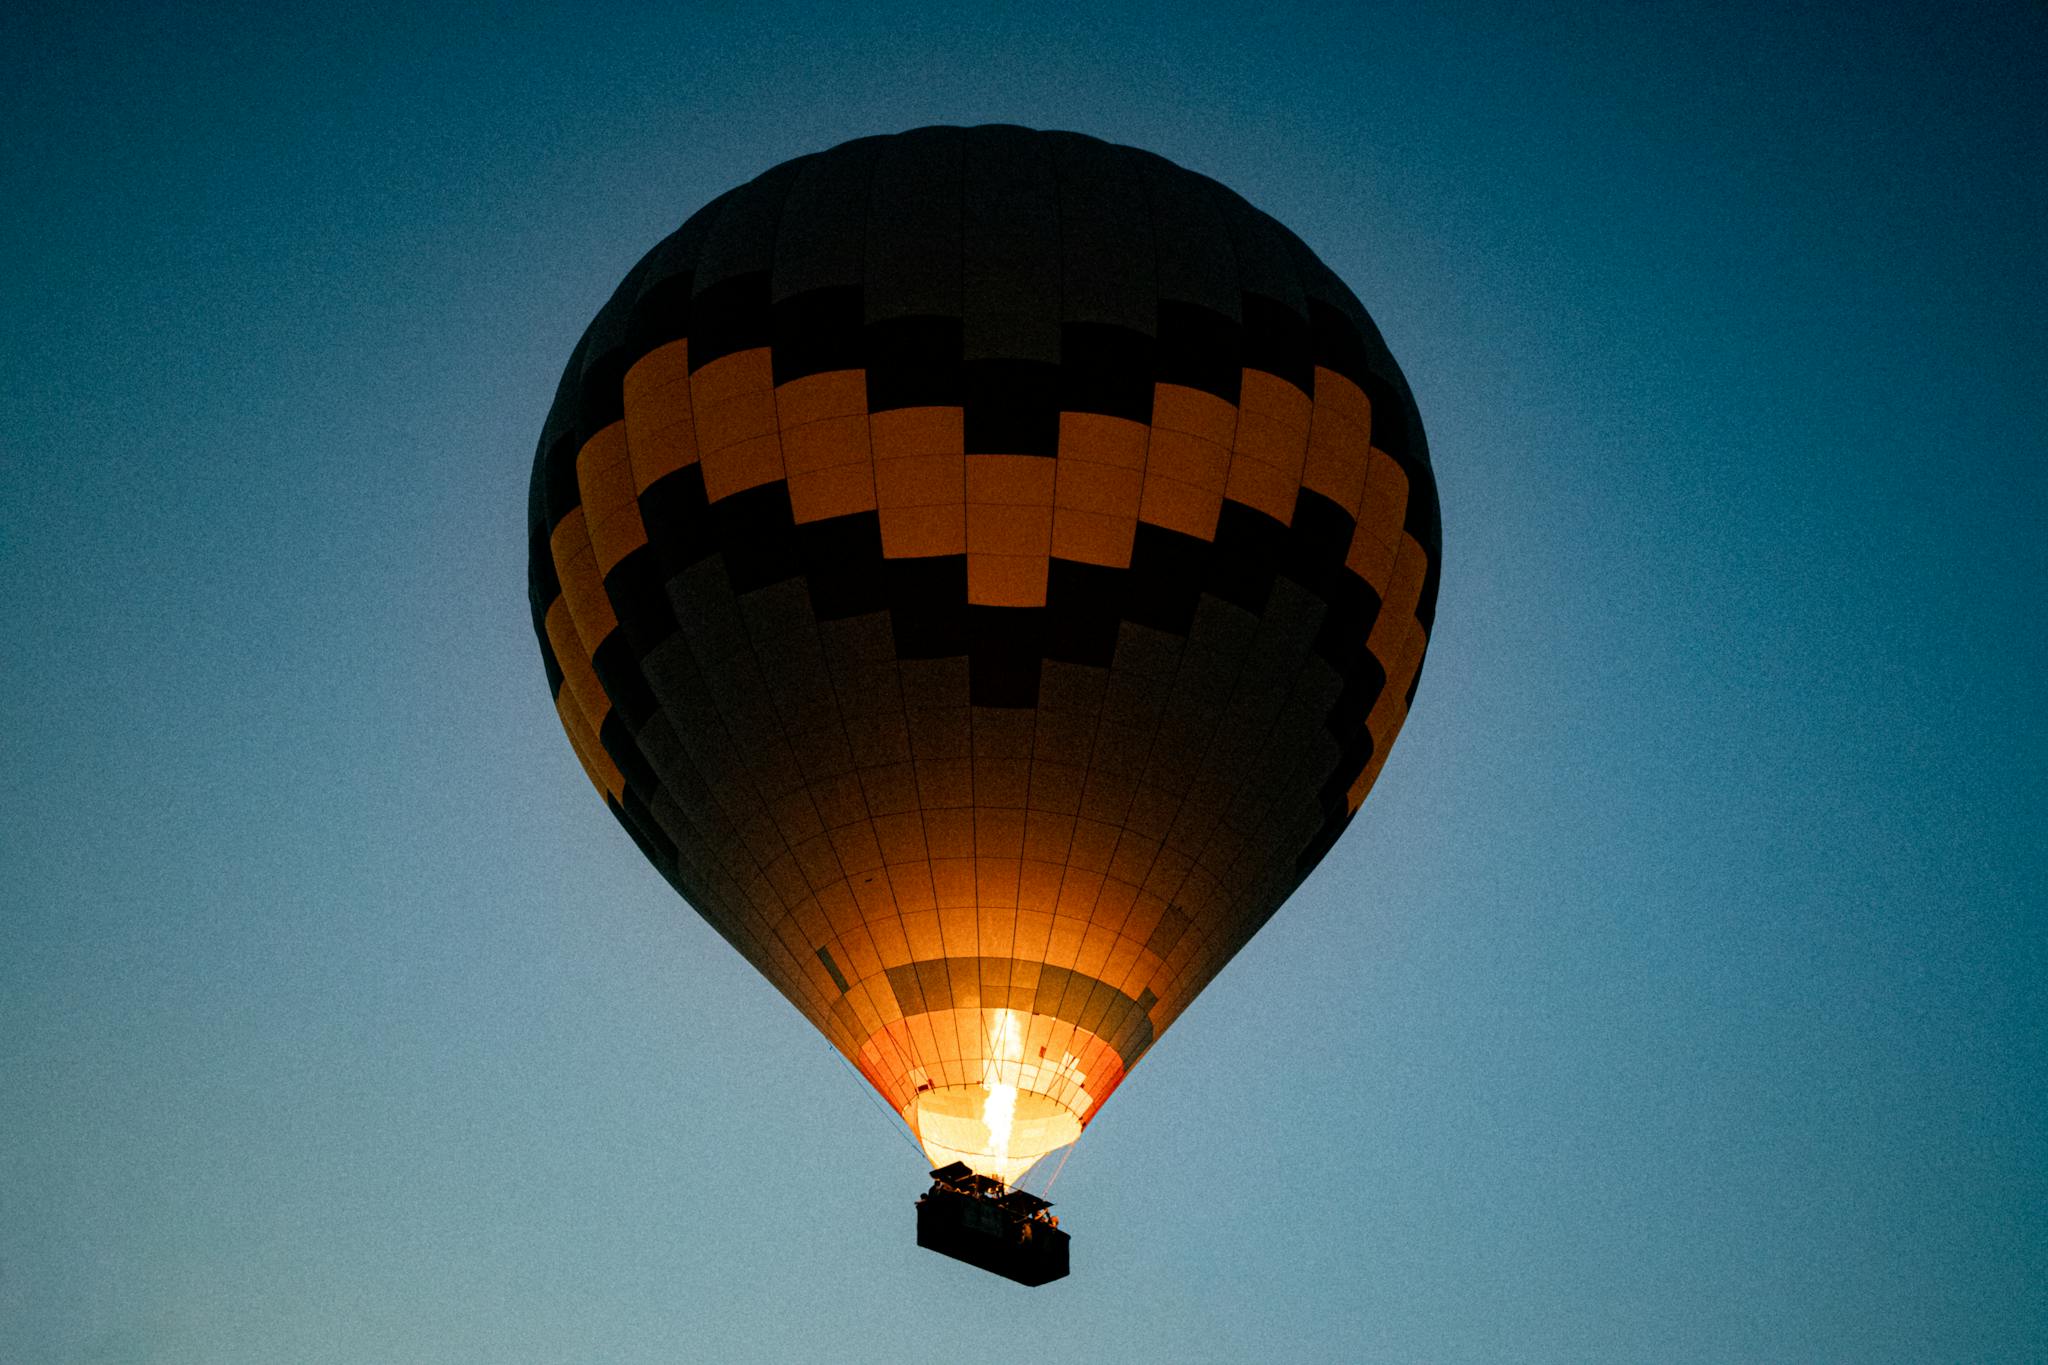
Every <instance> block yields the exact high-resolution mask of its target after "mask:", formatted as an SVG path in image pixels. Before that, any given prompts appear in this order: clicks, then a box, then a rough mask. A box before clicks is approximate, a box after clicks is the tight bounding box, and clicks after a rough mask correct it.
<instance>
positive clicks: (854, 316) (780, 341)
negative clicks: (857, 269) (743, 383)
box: [769, 284, 867, 384]
mask: <svg viewBox="0 0 2048 1365" xmlns="http://www.w3.org/2000/svg"><path fill="white" fill-rule="evenodd" d="M769 342H770V344H771V345H772V346H773V347H774V351H773V352H772V355H771V359H772V362H773V366H774V371H775V382H776V383H777V384H787V383H788V382H789V381H790V380H792V379H802V378H803V377H804V376H806V375H813V374H824V373H826V372H827V371H830V370H857V369H860V368H861V367H863V366H864V365H865V364H866V363H867V347H866V345H865V342H864V333H863V328H862V325H861V291H860V286H859V285H857V284H837V285H822V286H820V287H818V288H816V289H812V290H810V291H808V292H806V293H802V294H791V295H788V296H786V297H784V298H781V299H778V300H777V301H776V302H775V304H774V305H773V308H772V309H771V312H770V315H769Z"/></svg>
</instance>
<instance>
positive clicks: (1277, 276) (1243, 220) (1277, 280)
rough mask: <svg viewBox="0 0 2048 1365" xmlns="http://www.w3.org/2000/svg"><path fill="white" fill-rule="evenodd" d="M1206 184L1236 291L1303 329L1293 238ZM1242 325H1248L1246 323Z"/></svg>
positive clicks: (1232, 194)
mask: <svg viewBox="0 0 2048 1365" xmlns="http://www.w3.org/2000/svg"><path fill="white" fill-rule="evenodd" d="M1207 184H1208V186H1209V195H1210V198H1211V199H1212V200H1213V201H1214V202H1215V204H1216V209H1217V212H1218V213H1219V214H1220V215H1221V216H1222V218H1223V222H1224V226H1225V229H1226V231H1228V232H1229V234H1230V254H1231V256H1232V258H1233V259H1235V260H1236V262H1237V286H1238V288H1239V289H1240V290H1241V291H1242V292H1244V293H1247V294H1259V295H1262V296H1264V297H1265V298H1268V299H1271V300H1273V301H1274V302H1275V303H1278V304H1280V305H1281V306H1282V307H1284V308H1286V309H1287V310H1288V311H1289V312H1291V313H1293V314H1294V315H1295V316H1296V317H1297V318H1299V319H1301V321H1302V323H1303V325H1306V324H1307V322H1308V299H1307V298H1306V296H1304V295H1303V293H1302V289H1301V276H1300V275H1299V274H1297V273H1296V271H1295V268H1294V251H1293V248H1292V242H1293V238H1294V234H1293V233H1291V232H1289V231H1287V229H1285V228H1283V227H1281V226H1280V225H1279V224H1278V223H1276V222H1274V221H1273V220H1272V219H1271V218H1269V217H1267V216H1266V215H1265V214H1263V213H1261V212H1259V211H1258V210H1257V209H1255V208H1253V207H1252V206H1251V205H1250V204H1247V203H1246V202H1245V201H1244V198H1243V196H1241V195H1239V194H1238V193H1237V192H1236V191H1234V190H1231V189H1227V188H1225V187H1224V186H1222V185H1219V184H1217V183H1216V182H1215V181H1213V180H1211V181H1208V182H1207ZM1246 322H1247V324H1249V322H1250V319H1249V318H1247V319H1246Z"/></svg>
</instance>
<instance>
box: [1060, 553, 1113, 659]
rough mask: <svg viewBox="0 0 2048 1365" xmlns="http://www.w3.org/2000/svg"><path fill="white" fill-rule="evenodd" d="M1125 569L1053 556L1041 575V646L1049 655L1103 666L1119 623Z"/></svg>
mask: <svg viewBox="0 0 2048 1365" xmlns="http://www.w3.org/2000/svg"><path fill="white" fill-rule="evenodd" d="M1126 572H1127V571H1126V570H1123V569H1110V568H1104V567H1102V566H1101V565H1098V564H1077V563H1074V562H1073V561H1071V560H1065V559H1055V560H1053V561H1052V565H1051V570H1050V572H1049V573H1048V574H1047V576H1046V589H1045V613H1044V624H1043V627H1042V628H1043V630H1044V637H1043V638H1044V644H1045V655H1046V657H1047V658H1049V659H1059V660H1062V661H1064V662H1067V663H1077V664H1092V665H1095V666H1096V667H1098V668H1107V667H1109V663H1110V660H1111V659H1112V658H1114V657H1115V655H1116V633H1117V627H1118V626H1119V625H1120V624H1121V623H1122V619H1123V618H1122V616H1121V615H1120V613H1121V610H1122V605H1123V587H1124V579H1125V575H1126Z"/></svg>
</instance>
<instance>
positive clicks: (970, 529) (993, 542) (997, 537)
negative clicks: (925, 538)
mask: <svg viewBox="0 0 2048 1365" xmlns="http://www.w3.org/2000/svg"><path fill="white" fill-rule="evenodd" d="M1045 463H1047V464H1050V463H1051V461H1049V460H1048V461H1046V462H1045ZM967 552H968V553H969V554H977V553H978V554H991V555H1036V556H1037V557H1039V558H1040V559H1043V558H1044V557H1045V556H1046V555H1048V554H1050V553H1051V552H1052V508H1051V507H1050V506H1045V507H1006V506H1003V505H1001V504H998V503H986V502H970V503H968V504H967ZM973 600H974V598H973V596H972V595H971V593H970V595H969V597H968V601H970V602H971V601H973Z"/></svg>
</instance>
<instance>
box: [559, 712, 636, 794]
mask: <svg viewBox="0 0 2048 1365" xmlns="http://www.w3.org/2000/svg"><path fill="white" fill-rule="evenodd" d="M555 715H556V717H557V718H559V719H560V720H561V722H562V733H563V734H565V735H567V736H568V737H569V747H570V749H572V750H574V751H575V754H576V762H577V763H578V764H580V765H581V766H582V768H583V774H584V776H586V777H588V778H589V779H590V785H591V786H593V787H595V788H597V789H598V791H599V792H602V793H606V794H608V795H610V796H611V797H612V798H613V799H614V800H616V799H618V796H619V794H620V793H621V792H623V791H624V790H625V789H626V781H625V778H624V777H623V776H621V775H620V773H619V766H618V764H616V763H614V762H612V756H611V755H610V754H608V753H606V752H605V751H604V746H603V745H602V744H599V743H598V742H597V736H596V735H595V734H593V733H591V729H590V726H589V724H588V722H586V721H585V720H584V719H583V711H582V708H581V707H579V706H578V705H577V704H576V698H575V695H574V694H573V693H571V692H570V690H569V689H568V688H566V687H564V688H563V689H562V690H561V691H560V692H559V693H557V694H556V696H555Z"/></svg>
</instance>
